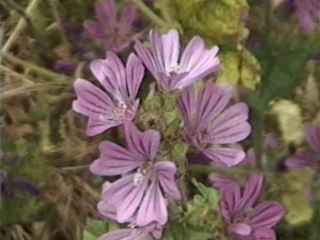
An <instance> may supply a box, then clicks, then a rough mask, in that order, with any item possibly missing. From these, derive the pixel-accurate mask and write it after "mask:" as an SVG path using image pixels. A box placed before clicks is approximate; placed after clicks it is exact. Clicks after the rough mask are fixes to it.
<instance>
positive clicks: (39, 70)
mask: <svg viewBox="0 0 320 240" xmlns="http://www.w3.org/2000/svg"><path fill="white" fill-rule="evenodd" d="M0 56H2V57H3V58H4V59H6V60H7V61H9V62H11V63H14V64H18V65H21V66H23V67H25V68H29V69H30V70H31V71H34V72H36V73H38V74H39V75H41V76H43V77H46V78H48V80H67V79H68V77H67V76H65V75H61V74H58V73H55V72H53V71H50V70H48V69H46V68H43V67H40V66H38V65H36V64H34V63H31V62H28V61H25V60H22V59H20V58H18V57H15V56H13V55H12V54H10V53H6V52H3V51H0Z"/></svg>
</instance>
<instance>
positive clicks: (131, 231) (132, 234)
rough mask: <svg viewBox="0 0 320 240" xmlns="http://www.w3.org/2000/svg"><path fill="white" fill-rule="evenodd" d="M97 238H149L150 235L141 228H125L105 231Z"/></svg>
mask: <svg viewBox="0 0 320 240" xmlns="http://www.w3.org/2000/svg"><path fill="white" fill-rule="evenodd" d="M98 240H151V237H150V236H148V233H146V232H144V231H143V230H140V229H135V228H126V229H117V230H115V231H112V232H110V233H106V234H104V235H102V236H101V237H99V238H98Z"/></svg>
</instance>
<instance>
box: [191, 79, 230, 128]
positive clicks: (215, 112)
mask: <svg viewBox="0 0 320 240" xmlns="http://www.w3.org/2000/svg"><path fill="white" fill-rule="evenodd" d="M231 97H232V92H231V91H229V90H228V89H223V88H220V87H218V86H215V85H214V84H208V85H207V86H206V87H205V88H204V89H203V90H202V91H201V92H200V93H199V94H198V97H197V98H198V103H197V105H198V107H196V109H197V116H198V122H199V125H200V124H201V126H205V125H207V124H208V123H209V122H210V121H212V120H214V119H215V118H217V117H218V116H219V115H220V114H221V112H222V111H223V110H224V109H225V108H226V106H227V104H228V103H229V102H230V100H231Z"/></svg>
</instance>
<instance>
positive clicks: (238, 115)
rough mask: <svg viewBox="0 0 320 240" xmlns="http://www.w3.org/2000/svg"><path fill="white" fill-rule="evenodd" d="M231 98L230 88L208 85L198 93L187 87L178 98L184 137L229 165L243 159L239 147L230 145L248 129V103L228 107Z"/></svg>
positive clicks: (216, 159)
mask: <svg viewBox="0 0 320 240" xmlns="http://www.w3.org/2000/svg"><path fill="white" fill-rule="evenodd" d="M231 97H232V93H231V91H229V89H223V88H221V87H218V86H216V85H214V84H208V85H207V86H206V87H205V88H203V89H202V90H201V91H200V92H198V93H197V92H196V91H195V89H193V88H191V87H190V88H187V89H186V90H185V91H184V92H183V93H182V96H181V97H180V98H179V100H178V107H179V109H180V111H181V113H182V116H183V120H184V134H185V137H186V140H187V141H188V142H189V143H190V144H191V145H193V146H194V147H195V148H197V149H198V150H199V151H200V152H202V153H203V154H204V155H205V156H206V157H208V158H209V159H210V160H212V161H213V162H215V163H218V164H222V165H224V166H228V167H230V166H234V165H236V164H238V163H240V162H241V161H242V160H243V159H244V157H245V153H244V152H243V150H242V149H241V147H240V146H232V145H234V144H236V143H238V142H239V141H241V140H243V139H245V138H246V137H247V136H248V135H249V134H250V131H251V127H250V125H249V123H248V107H247V105H246V104H245V103H237V104H234V105H233V106H230V107H228V108H227V105H228V103H229V102H230V100H231Z"/></svg>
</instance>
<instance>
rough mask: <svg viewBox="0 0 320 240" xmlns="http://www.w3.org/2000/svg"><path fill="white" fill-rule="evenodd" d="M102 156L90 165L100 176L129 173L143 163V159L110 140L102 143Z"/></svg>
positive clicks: (92, 170)
mask: <svg viewBox="0 0 320 240" xmlns="http://www.w3.org/2000/svg"><path fill="white" fill-rule="evenodd" d="M99 149H100V153H101V155H100V157H99V159H97V160H95V161H94V162H93V163H92V164H91V165H90V171H91V172H92V173H93V174H95V175H99V176H115V175H120V174H125V173H128V172H130V171H132V170H134V169H136V168H138V167H140V166H142V165H143V163H144V161H143V159H139V158H137V156H135V155H134V153H131V152H130V151H128V150H127V149H125V148H123V147H121V146H119V145H117V144H114V143H112V142H109V141H104V142H102V143H100V146H99Z"/></svg>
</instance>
